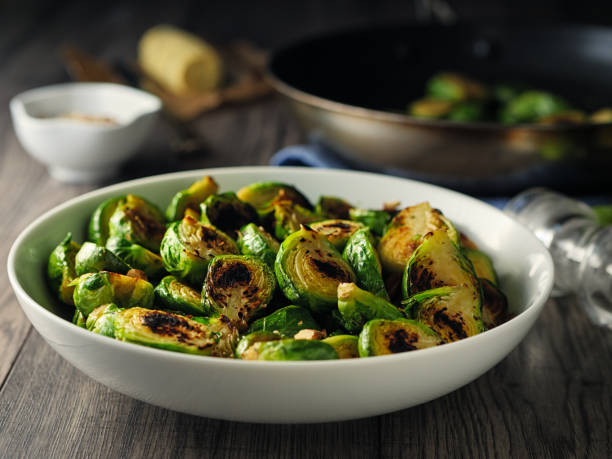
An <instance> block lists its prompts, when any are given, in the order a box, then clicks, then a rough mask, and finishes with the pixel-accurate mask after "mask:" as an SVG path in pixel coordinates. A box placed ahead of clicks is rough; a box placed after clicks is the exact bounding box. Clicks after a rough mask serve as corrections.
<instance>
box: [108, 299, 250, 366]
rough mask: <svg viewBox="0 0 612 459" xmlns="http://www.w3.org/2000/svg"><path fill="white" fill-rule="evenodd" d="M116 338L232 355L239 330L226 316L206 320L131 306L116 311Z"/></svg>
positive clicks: (184, 350) (169, 348)
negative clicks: (206, 321)
mask: <svg viewBox="0 0 612 459" xmlns="http://www.w3.org/2000/svg"><path fill="white" fill-rule="evenodd" d="M114 321H115V338H117V339H119V340H121V341H127V342H130V343H136V344H142V345H145V346H151V347H157V348H160V349H166V350H169V351H176V352H186V353H189V354H200V355H209V356H216V357H231V356H232V355H233V354H234V345H235V343H236V340H237V337H238V333H237V331H236V329H235V328H234V327H233V326H232V325H231V324H230V323H229V321H228V320H227V318H225V317H219V318H211V319H210V320H209V323H208V324H203V323H200V322H197V321H195V320H192V319H189V318H187V317H185V316H180V315H178V314H174V313H171V312H167V311H159V310H155V309H145V308H139V307H134V308H129V309H125V310H123V311H120V312H118V313H117V314H116V315H115V320H114Z"/></svg>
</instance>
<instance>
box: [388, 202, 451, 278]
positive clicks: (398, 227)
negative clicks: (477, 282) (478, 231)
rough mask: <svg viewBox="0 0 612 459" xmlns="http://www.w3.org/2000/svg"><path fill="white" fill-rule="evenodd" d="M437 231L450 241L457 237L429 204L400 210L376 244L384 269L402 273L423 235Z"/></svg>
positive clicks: (447, 223)
mask: <svg viewBox="0 0 612 459" xmlns="http://www.w3.org/2000/svg"><path fill="white" fill-rule="evenodd" d="M436 229H444V230H445V231H446V232H447V233H448V235H449V237H450V238H451V240H453V241H455V242H456V241H458V238H459V236H458V233H457V230H455V227H454V226H453V225H452V223H451V222H450V221H449V220H448V219H447V218H446V217H444V215H442V212H440V211H439V210H438V209H433V208H432V207H431V206H430V205H429V203H428V202H423V203H421V204H417V205H416V206H412V207H407V208H405V209H404V210H402V211H401V212H400V213H399V214H397V215H396V216H395V217H393V220H391V223H390V225H389V227H388V228H387V231H386V233H385V234H384V236H383V237H382V238H381V240H380V242H379V243H378V251H379V252H378V253H379V255H380V260H381V262H382V265H383V267H384V268H385V269H386V270H388V271H390V272H397V273H403V272H404V269H405V268H406V264H407V263H408V260H409V259H410V257H411V256H412V253H413V252H414V250H415V249H416V248H417V247H418V246H419V245H420V244H421V242H423V238H424V237H425V235H426V234H428V233H429V232H431V231H434V230H436Z"/></svg>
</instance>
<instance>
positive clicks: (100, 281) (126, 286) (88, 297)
mask: <svg viewBox="0 0 612 459" xmlns="http://www.w3.org/2000/svg"><path fill="white" fill-rule="evenodd" d="M72 284H73V285H75V289H74V295H73V299H74V304H75V306H76V307H77V309H78V310H79V311H81V312H82V313H83V315H84V316H85V317H86V318H87V316H88V315H89V314H90V313H91V311H93V310H94V309H96V308H97V307H98V306H102V305H103V304H108V303H115V304H117V305H118V306H120V307H125V308H130V307H132V306H142V307H145V308H147V307H151V306H153V285H151V284H150V283H149V282H147V281H145V280H142V279H137V278H135V277H130V276H124V275H123V274H117V273H111V272H108V271H100V272H98V273H88V274H83V275H82V276H80V277H78V278H76V279H75V280H74V281H72Z"/></svg>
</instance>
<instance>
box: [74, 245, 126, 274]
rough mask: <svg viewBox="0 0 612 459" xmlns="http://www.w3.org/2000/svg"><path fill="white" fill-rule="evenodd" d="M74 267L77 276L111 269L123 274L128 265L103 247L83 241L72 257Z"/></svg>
mask: <svg viewBox="0 0 612 459" xmlns="http://www.w3.org/2000/svg"><path fill="white" fill-rule="evenodd" d="M74 269H75V272H76V274H77V276H82V275H83V274H87V273H97V272H98V271H111V272H114V273H119V274H125V273H127V272H128V271H129V270H130V267H129V266H128V265H127V264H125V263H124V262H123V261H121V260H120V259H119V258H118V257H117V256H116V255H115V254H114V253H113V252H111V251H110V250H108V249H107V248H105V247H102V246H99V245H96V244H94V243H93V242H84V243H83V245H82V246H81V249H80V250H79V251H78V253H77V254H76V256H75V258H74Z"/></svg>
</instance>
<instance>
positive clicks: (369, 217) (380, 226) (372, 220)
mask: <svg viewBox="0 0 612 459" xmlns="http://www.w3.org/2000/svg"><path fill="white" fill-rule="evenodd" d="M349 217H350V219H351V220H355V221H356V222H360V223H363V224H364V225H365V226H367V227H369V228H370V230H371V231H372V233H373V234H375V235H376V236H382V235H383V234H384V232H385V229H386V228H387V224H388V223H389V222H390V221H391V214H390V213H389V212H387V211H384V210H368V209H351V210H350V211H349Z"/></svg>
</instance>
